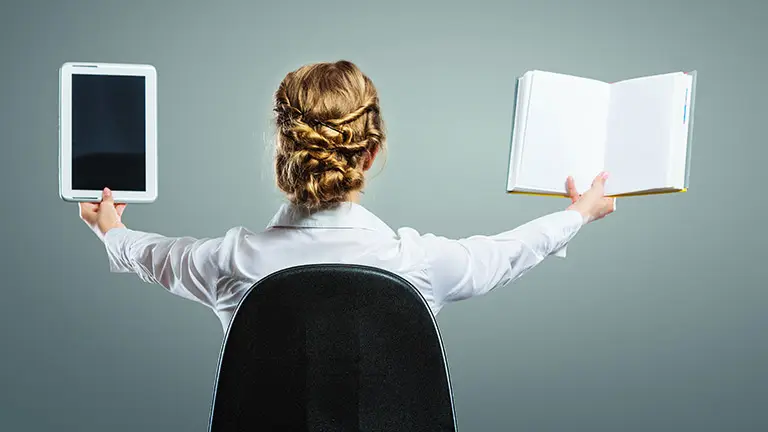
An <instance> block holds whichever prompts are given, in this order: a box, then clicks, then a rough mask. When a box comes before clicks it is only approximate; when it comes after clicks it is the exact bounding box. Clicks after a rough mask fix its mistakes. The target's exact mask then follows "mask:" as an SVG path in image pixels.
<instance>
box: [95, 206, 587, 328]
mask: <svg viewBox="0 0 768 432" xmlns="http://www.w3.org/2000/svg"><path fill="white" fill-rule="evenodd" d="M583 224H584V220H583V218H582V216H581V214H579V213H578V212H576V211H572V210H566V211H561V212H557V213H552V214H550V215H547V216H544V217H541V218H538V219H536V220H533V221H531V222H528V223H527V224H525V225H522V226H520V227H518V228H516V229H514V230H511V231H507V232H503V233H501V234H497V235H493V236H481V235H477V236H472V237H468V238H464V239H458V240H454V239H448V238H445V237H439V236H435V235H433V234H424V235H422V234H419V233H418V232H416V231H415V230H413V229H411V228H400V229H398V230H397V232H395V231H393V230H392V229H391V228H390V227H389V226H387V225H386V224H385V223H384V222H382V221H381V220H380V219H379V218H377V217H376V216H375V215H374V214H372V213H371V212H369V211H368V210H366V209H365V208H364V207H362V206H361V205H359V204H354V203H344V204H343V205H341V206H339V207H337V208H335V209H332V210H324V211H319V212H314V213H312V214H309V213H307V212H306V211H305V210H302V209H301V208H299V207H296V206H292V205H290V204H284V205H283V206H282V207H281V208H280V209H279V211H278V212H277V214H276V215H275V216H274V218H273V219H272V221H271V222H270V223H269V225H268V226H267V228H266V230H264V231H261V232H253V231H250V230H248V229H246V228H243V227H236V228H232V229H230V230H229V231H227V233H226V234H225V235H224V236H223V237H219V238H213V239H195V238H190V237H177V238H172V237H165V236H162V235H159V234H153V233H148V232H141V231H136V230H132V229H128V228H114V229H111V230H109V231H108V232H107V234H106V235H105V236H104V244H105V246H106V250H107V255H108V257H109V263H110V269H111V271H113V272H133V273H136V274H137V275H138V276H139V277H140V278H141V279H142V280H144V281H146V282H150V283H156V284H160V285H162V286H163V287H165V288H166V289H167V290H169V291H170V292H171V293H173V294H176V295H179V296H181V297H185V298H188V299H191V300H194V301H198V302H200V303H202V304H204V305H206V306H208V307H210V308H211V309H213V311H214V312H215V313H216V314H217V315H218V317H219V319H220V320H221V324H222V326H223V327H224V329H225V330H226V328H227V327H228V326H229V322H230V319H231V318H232V314H233V313H234V311H235V308H236V307H237V305H238V303H239V302H240V300H241V299H242V298H243V296H244V295H245V293H246V292H247V291H248V289H249V288H251V286H253V284H254V283H255V282H257V281H259V280H260V279H262V278H264V277H265V276H267V275H269V274H271V273H273V272H276V271H278V270H281V269H284V268H287V267H292V266H296V265H302V264H312V263H347V264H362V265H369V266H374V267H378V268H382V269H385V270H389V271H391V272H394V273H396V274H398V275H400V276H402V277H404V278H405V279H406V280H408V281H409V282H411V283H412V284H413V285H414V286H415V287H416V288H417V289H418V290H419V291H420V292H421V294H422V295H423V296H424V298H425V299H426V301H427V303H428V304H429V306H430V308H431V309H432V313H433V314H437V313H438V312H439V311H440V309H441V308H442V307H443V306H444V305H445V304H446V303H449V302H454V301H458V300H463V299H467V298H469V297H473V296H479V295H483V294H486V293H487V292H489V291H491V290H492V289H494V288H497V287H500V286H503V285H505V284H508V283H510V282H512V281H514V280H515V279H517V278H519V277H520V276H522V275H523V274H524V273H526V272H527V271H528V270H530V269H531V268H533V267H534V266H535V265H537V264H539V263H540V262H541V261H543V260H544V258H546V257H548V256H550V255H553V254H558V255H561V256H565V246H566V245H567V243H568V242H569V241H570V240H571V239H572V238H573V237H574V236H575V235H576V233H577V232H578V231H579V229H580V228H581V227H582V225H583Z"/></svg>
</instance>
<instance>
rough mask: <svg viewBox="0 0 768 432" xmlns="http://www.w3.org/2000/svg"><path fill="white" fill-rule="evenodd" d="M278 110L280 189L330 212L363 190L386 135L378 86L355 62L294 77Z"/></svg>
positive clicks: (316, 67)
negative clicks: (365, 172)
mask: <svg viewBox="0 0 768 432" xmlns="http://www.w3.org/2000/svg"><path fill="white" fill-rule="evenodd" d="M274 111H275V114H276V119H275V123H276V126H277V145H276V154H275V171H276V180H277V186H278V187H279V188H280V189H281V190H282V191H283V192H284V193H285V194H286V195H287V196H288V199H289V200H290V201H291V202H292V203H294V204H297V205H300V206H302V207H306V208H308V209H310V210H316V209H323V208H328V207H332V206H334V205H336V204H338V203H341V202H344V201H346V200H347V198H348V196H349V194H350V193H351V192H354V191H359V190H361V189H362V188H363V186H364V184H365V176H364V171H365V168H368V167H369V165H370V163H371V162H372V158H373V156H374V155H375V154H376V152H377V151H379V150H380V149H381V148H382V147H383V146H384V141H385V133H384V125H383V121H382V118H381V113H380V109H379V98H378V93H377V91H376V88H375V87H374V85H373V82H372V81H371V80H370V79H369V78H368V77H367V76H366V75H365V74H363V73H362V72H361V71H360V69H359V68H358V67H357V66H356V65H355V64H353V63H351V62H349V61H345V60H342V61H337V62H334V63H315V64H310V65H306V66H303V67H301V68H299V69H297V70H295V71H293V72H290V73H288V74H287V75H286V77H285V78H284V79H283V81H282V82H281V83H280V86H279V87H278V89H277V91H276V92H275V107H274Z"/></svg>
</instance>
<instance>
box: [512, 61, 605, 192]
mask: <svg viewBox="0 0 768 432" xmlns="http://www.w3.org/2000/svg"><path fill="white" fill-rule="evenodd" d="M532 80H533V81H532V85H531V90H530V94H529V105H528V112H527V116H526V117H527V118H526V126H525V130H524V137H523V140H522V142H523V148H522V155H521V160H520V169H519V172H518V173H517V184H516V187H517V188H520V189H525V190H528V191H538V192H545V193H558V194H560V193H562V194H564V193H565V192H566V186H565V182H566V179H567V177H568V176H569V175H570V176H573V177H574V179H575V180H576V187H577V188H578V190H579V191H580V192H583V191H585V190H587V189H588V188H589V186H590V184H591V183H592V180H593V179H594V177H595V176H596V175H598V174H599V173H600V171H601V170H602V168H603V163H604V156H605V147H604V146H605V141H606V127H605V124H606V120H607V118H608V105H609V98H610V85H609V84H606V83H603V82H600V81H596V80H591V79H587V78H579V77H573V76H568V75H561V74H555V73H549V72H538V71H537V72H535V73H534V74H533V77H532Z"/></svg>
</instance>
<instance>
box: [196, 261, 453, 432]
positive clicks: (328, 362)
mask: <svg viewBox="0 0 768 432" xmlns="http://www.w3.org/2000/svg"><path fill="white" fill-rule="evenodd" d="M216 381H217V382H216V390H215V394H214V398H213V399H214V400H213V407H212V410H211V422H210V430H211V431H213V432H223V431H246V430H247V431H251V430H253V431H257V430H258V431H328V432H331V431H357V430H360V431H419V432H431V431H455V430H456V419H455V413H454V407H453V397H452V392H451V384H450V378H449V374H448V365H447V362H446V360H445V353H444V350H443V344H442V339H441V337H440V333H439V330H438V327H437V323H436V322H435V319H434V317H433V315H432V313H431V311H430V309H429V307H428V305H427V303H426V301H425V300H424V298H423V297H422V296H421V294H420V293H419V292H418V291H417V290H416V289H415V288H414V287H413V285H411V284H410V283H408V282H407V281H406V280H405V279H403V278H401V277H399V276H397V275H395V274H392V273H390V272H387V271H385V270H381V269H377V268H372V267H367V266H360V265H346V264H313V265H304V266H298V267H292V268H288V269H285V270H281V271H278V272H276V273H273V274H272V275H269V276H268V277H266V278H264V279H262V280H261V281H259V282H257V283H256V284H255V285H254V286H253V287H252V288H251V290H250V291H249V293H248V294H247V295H246V296H245V298H244V299H243V300H242V301H241V303H240V305H239V306H238V309H237V311H236V312H235V315H234V317H233V319H232V322H231V324H230V327H229V330H228V331H227V335H226V337H225V341H224V345H223V348H222V353H221V358H220V363H219V371H218V376H217V379H216Z"/></svg>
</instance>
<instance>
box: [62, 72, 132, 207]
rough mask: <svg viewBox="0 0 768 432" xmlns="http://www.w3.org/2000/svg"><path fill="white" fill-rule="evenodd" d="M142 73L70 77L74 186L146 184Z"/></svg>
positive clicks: (116, 187) (122, 187) (123, 187)
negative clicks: (140, 74) (139, 74)
mask: <svg viewBox="0 0 768 432" xmlns="http://www.w3.org/2000/svg"><path fill="white" fill-rule="evenodd" d="M145 86H146V83H145V78H144V77H142V76H122V75H83V74H80V75H78V74H74V75H72V188H73V189H79V190H101V189H103V188H105V187H108V188H110V189H112V190H116V191H120V190H122V191H136V192H143V191H146V188H147V184H146V183H147V180H146V172H145V169H146V166H145V161H146V157H147V150H146V149H147V143H146V139H147V138H146V137H147V134H146V105H145V99H146V89H145Z"/></svg>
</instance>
